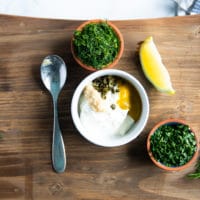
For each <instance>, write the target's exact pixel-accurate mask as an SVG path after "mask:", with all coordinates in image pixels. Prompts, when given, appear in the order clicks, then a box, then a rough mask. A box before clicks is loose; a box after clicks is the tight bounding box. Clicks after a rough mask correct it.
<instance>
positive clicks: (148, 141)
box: [146, 118, 199, 171]
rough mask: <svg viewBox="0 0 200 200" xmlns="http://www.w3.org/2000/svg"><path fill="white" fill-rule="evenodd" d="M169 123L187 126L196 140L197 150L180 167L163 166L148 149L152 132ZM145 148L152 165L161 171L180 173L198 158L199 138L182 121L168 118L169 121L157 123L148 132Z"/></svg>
mask: <svg viewBox="0 0 200 200" xmlns="http://www.w3.org/2000/svg"><path fill="white" fill-rule="evenodd" d="M170 123H179V124H183V125H187V126H189V128H190V130H191V132H192V133H194V136H195V140H196V147H197V150H196V151H195V153H194V155H193V156H192V158H191V159H190V160H189V161H188V162H187V163H185V164H184V165H181V166H178V167H168V166H165V165H163V164H162V163H160V162H159V161H157V160H156V159H155V158H154V156H153V153H152V152H151V149H150V138H151V136H152V135H153V134H154V132H155V131H156V130H157V129H158V128H159V127H161V126H163V125H165V124H170ZM146 147H147V152H148V155H149V157H150V159H151V160H152V161H153V163H154V164H155V165H156V166H157V167H159V168H161V169H164V170H166V171H180V170H184V169H186V168H188V167H189V166H190V165H191V164H192V163H193V162H194V161H195V160H196V159H197V156H198V151H199V138H198V135H197V133H196V132H195V131H194V129H193V128H192V127H191V126H190V125H189V124H188V123H187V122H186V121H185V120H183V119H177V118H169V119H165V120H162V121H160V122H158V123H157V124H156V125H155V126H154V127H153V128H152V129H151V130H150V132H149V134H148V137H147V143H146Z"/></svg>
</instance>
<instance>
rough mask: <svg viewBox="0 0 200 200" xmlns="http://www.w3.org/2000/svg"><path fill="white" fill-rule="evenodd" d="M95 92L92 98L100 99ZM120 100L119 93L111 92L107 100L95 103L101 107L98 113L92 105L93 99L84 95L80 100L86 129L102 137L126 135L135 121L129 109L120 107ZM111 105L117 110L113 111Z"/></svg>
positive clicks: (81, 115) (81, 118)
mask: <svg viewBox="0 0 200 200" xmlns="http://www.w3.org/2000/svg"><path fill="white" fill-rule="evenodd" d="M89 87H90V86H89ZM91 87H92V86H91ZM90 89H91V88H90ZM95 91H96V90H95ZM95 91H94V94H92V95H91V96H92V98H94V96H95V95H96V98H97V99H98V98H99V97H98V94H97V93H96V92H95ZM90 94H91V91H90ZM99 95H100V94H99ZM118 99H119V93H114V94H113V93H111V92H110V91H109V92H108V93H107V94H106V99H101V101H99V102H95V103H96V104H98V106H99V107H101V110H100V111H99V112H97V111H96V109H94V108H93V104H91V99H89V98H88V95H84V93H83V94H82V96H81V98H80V121H81V123H82V125H83V126H84V128H85V129H86V130H87V131H88V132H90V133H91V134H93V133H94V132H95V134H100V135H111V136H112V135H124V134H125V133H126V132H127V131H128V130H129V129H130V127H131V126H132V125H133V123H134V120H133V118H132V117H130V116H129V114H128V111H129V110H128V109H122V108H120V107H119V105H118V104H117V101H118ZM99 104H101V105H99ZM111 105H115V108H114V109H113V108H112V107H111Z"/></svg>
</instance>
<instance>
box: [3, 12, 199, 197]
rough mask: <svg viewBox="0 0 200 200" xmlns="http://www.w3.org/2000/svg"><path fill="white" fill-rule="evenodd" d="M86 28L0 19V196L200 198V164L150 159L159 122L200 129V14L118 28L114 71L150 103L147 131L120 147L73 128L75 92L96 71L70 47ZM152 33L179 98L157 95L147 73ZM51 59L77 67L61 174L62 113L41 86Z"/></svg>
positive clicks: (66, 104) (66, 97) (65, 119)
mask: <svg viewBox="0 0 200 200" xmlns="http://www.w3.org/2000/svg"><path fill="white" fill-rule="evenodd" d="M80 23H81V21H72V20H71V21H70V20H69V21H65V20H50V19H33V18H24V17H14V16H6V15H0V135H1V138H0V199H4V200H10V199H13V200H18V199H26V200H31V199H34V200H43V199H44V200H46V199H48V200H55V199H57V200H58V199H66V200H79V199H82V200H83V199H84V200H100V199H105V200H122V199H132V200H133V199H135V200H199V199H200V181H199V180H190V179H188V178H187V177H186V175H187V174H188V173H189V172H192V171H193V170H194V165H193V166H192V167H190V168H189V169H187V170H185V171H182V172H165V171H162V170H161V169H158V168H157V167H156V166H155V165H154V164H153V163H152V162H151V161H150V159H149V157H148V155H147V151H146V138H147V134H148V132H149V131H150V129H151V128H152V127H153V126H154V125H155V124H156V123H157V122H159V121H160V120H163V119H166V118H172V117H173V118H181V119H184V120H185V121H187V122H188V123H189V124H190V125H191V126H192V127H193V129H194V130H195V131H196V132H198V133H200V126H199V122H200V121H199V119H200V101H199V99H200V15H196V16H185V17H174V18H163V19H151V20H128V21H114V22H113V23H114V24H115V25H116V26H117V27H118V28H119V29H120V31H121V32H122V34H123V36H124V40H125V50H124V53H123V56H122V58H121V60H120V62H119V63H118V65H117V66H116V67H115V68H117V69H122V70H124V71H127V72H129V73H130V74H132V75H134V76H135V77H136V78H137V79H138V80H139V81H141V83H142V84H143V86H144V87H145V89H146V90H147V93H148V96H149V100H150V116H149V120H148V123H147V125H146V127H145V130H144V131H143V132H142V133H141V135H140V136H139V137H138V138H137V139H135V140H134V141H132V142H130V143H129V144H127V145H124V146H121V147H116V148H104V147H99V146H95V145H93V144H91V143H89V142H88V141H86V140H85V139H84V138H82V137H81V136H80V134H79V133H78V131H77V130H76V129H75V127H74V125H73V123H72V118H71V114H70V104H71V98H72V95H73V92H74V90H75V88H76V86H77V85H78V84H79V82H80V81H81V80H82V79H83V78H84V77H86V76H87V75H88V74H89V73H90V72H87V71H84V70H83V69H81V68H80V67H79V66H78V65H77V64H76V63H75V61H74V59H73V58H72V54H71V51H70V40H71V37H72V34H73V31H74V30H75V29H76V28H77V27H78V25H80ZM150 35H151V36H153V38H154V41H155V43H156V45H157V47H158V49H159V52H160V54H161V56H162V58H163V62H164V64H165V65H166V66H167V69H168V71H169V73H170V75H171V79H172V82H173V86H174V88H175V89H176V94H175V95H174V96H168V95H165V94H161V93H159V92H157V91H156V90H155V89H154V88H153V87H152V85H151V84H150V83H149V82H148V81H147V79H146V78H145V77H144V75H143V73H142V71H141V66H140V64H139V60H138V53H137V49H138V43H139V42H141V41H143V40H144V39H145V38H146V37H147V36H150ZM49 54H57V55H59V56H61V57H62V58H63V59H64V60H65V62H66V64H67V66H68V79H67V83H66V85H65V87H64V90H63V91H62V93H61V95H60V98H59V116H60V123H61V129H62V130H63V137H64V142H65V147H66V154H67V169H66V172H65V173H62V174H56V173H55V172H54V171H53V169H52V165H51V140H52V126H53V125H52V120H53V107H52V102H51V97H50V95H49V93H48V91H47V90H46V89H45V88H44V86H43V84H42V83H41V80H40V64H41V62H42V60H43V58H44V57H45V56H46V55H49ZM199 135H200V134H199Z"/></svg>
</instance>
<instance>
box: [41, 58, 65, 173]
mask: <svg viewBox="0 0 200 200" xmlns="http://www.w3.org/2000/svg"><path fill="white" fill-rule="evenodd" d="M40 74H41V79H42V82H43V84H44V85H45V87H46V88H47V90H48V91H49V92H50V94H51V96H52V99H53V107H54V124H53V141H52V164H53V168H54V170H55V171H56V172H58V173H60V172H64V171H65V168H66V155H65V146H64V142H63V137H62V132H61V130H60V126H59V121H58V110H57V102H58V96H59V94H60V91H61V90H62V88H63V86H64V84H65V81H66V78H67V69H66V65H65V62H64V61H63V59H62V58H60V57H59V56H57V55H49V56H47V57H45V58H44V60H43V62H42V64H41V67H40Z"/></svg>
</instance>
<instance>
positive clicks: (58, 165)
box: [52, 100, 66, 173]
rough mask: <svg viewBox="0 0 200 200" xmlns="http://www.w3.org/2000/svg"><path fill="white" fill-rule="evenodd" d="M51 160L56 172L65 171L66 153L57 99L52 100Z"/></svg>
mask: <svg viewBox="0 0 200 200" xmlns="http://www.w3.org/2000/svg"><path fill="white" fill-rule="evenodd" d="M52 162H53V168H54V170H55V171H56V172H58V173H61V172H64V171H65V167H66V155H65V145H64V142H63V137H62V132H61V130H60V126H59V121H58V110H57V100H54V125H53V142H52Z"/></svg>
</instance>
